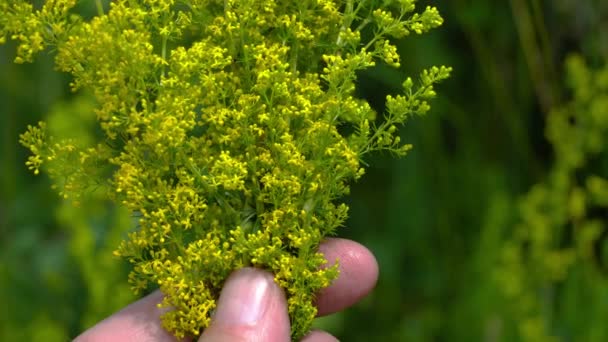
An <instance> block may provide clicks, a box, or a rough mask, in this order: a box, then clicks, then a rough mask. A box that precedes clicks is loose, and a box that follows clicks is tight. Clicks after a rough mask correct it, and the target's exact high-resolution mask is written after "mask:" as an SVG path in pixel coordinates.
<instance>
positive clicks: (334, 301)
mask: <svg viewBox="0 0 608 342" xmlns="http://www.w3.org/2000/svg"><path fill="white" fill-rule="evenodd" d="M319 250H320V251H321V252H322V253H323V254H324V255H325V259H327V261H328V265H333V264H334V263H335V262H336V260H337V261H338V266H339V268H340V275H339V276H338V279H336V280H335V281H334V282H333V283H332V284H331V285H330V286H329V287H327V288H325V289H323V290H321V292H320V293H319V295H318V296H317V300H316V304H317V308H318V310H319V311H318V313H317V314H318V315H319V316H323V315H327V314H331V313H334V312H337V311H340V310H343V309H345V308H347V307H349V306H351V305H353V304H354V303H356V302H357V301H359V300H360V299H361V298H363V297H365V296H366V295H367V294H368V293H369V292H370V291H371V290H372V289H373V288H374V286H376V281H377V280H378V262H377V261H376V258H375V257H374V255H373V254H372V253H371V252H370V251H369V250H368V249H367V248H365V247H364V246H362V245H361V244H359V243H357V242H354V241H351V240H346V239H337V238H331V239H327V240H326V241H324V242H323V243H322V244H321V245H320V246H319Z"/></svg>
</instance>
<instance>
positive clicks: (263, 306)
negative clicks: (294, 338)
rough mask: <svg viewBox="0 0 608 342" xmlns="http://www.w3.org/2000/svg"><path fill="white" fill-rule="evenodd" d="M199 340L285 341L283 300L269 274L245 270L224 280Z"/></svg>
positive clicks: (287, 328) (287, 337)
mask: <svg viewBox="0 0 608 342" xmlns="http://www.w3.org/2000/svg"><path fill="white" fill-rule="evenodd" d="M199 341H201V342H223V341H231V342H241V341H242V342H244V341H268V342H275V341H276V342H289V341H290V325H289V316H288V314H287V301H286V300H285V294H284V293H283V290H282V289H281V288H280V287H279V286H278V285H277V284H276V283H275V282H274V277H273V275H272V274H271V273H269V272H266V271H262V270H259V269H254V268H250V267H247V268H243V269H240V270H238V271H236V272H234V273H233V274H232V275H231V276H230V277H228V280H227V281H226V283H225V284H224V288H223V289H222V292H221V294H220V298H219V300H218V303H217V308H216V312H215V314H214V316H213V318H212V320H211V324H210V325H209V327H208V328H207V329H205V331H204V332H203V335H202V336H201V338H200V339H199Z"/></svg>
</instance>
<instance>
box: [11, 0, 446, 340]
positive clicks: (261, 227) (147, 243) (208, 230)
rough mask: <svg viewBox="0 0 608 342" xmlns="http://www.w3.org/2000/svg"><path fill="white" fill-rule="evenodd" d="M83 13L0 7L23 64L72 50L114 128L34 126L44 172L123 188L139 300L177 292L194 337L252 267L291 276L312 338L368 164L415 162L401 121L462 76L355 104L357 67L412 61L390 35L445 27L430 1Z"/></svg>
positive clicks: (429, 74) (155, 5)
mask: <svg viewBox="0 0 608 342" xmlns="http://www.w3.org/2000/svg"><path fill="white" fill-rule="evenodd" d="M75 5H76V1H70V0H56V1H46V2H45V3H44V5H43V6H42V7H41V8H40V9H35V8H34V6H33V5H31V4H29V3H27V2H23V1H19V2H14V1H10V2H7V1H4V2H0V9H2V12H3V13H5V14H6V15H5V16H3V18H2V26H1V27H0V32H3V33H4V35H8V36H10V37H11V38H12V39H15V40H18V41H19V47H18V55H17V57H16V58H15V62H17V63H22V62H24V61H31V60H32V58H33V56H34V55H35V54H36V53H38V52H40V51H42V50H43V49H44V48H46V47H50V46H52V47H53V48H54V49H56V58H55V63H56V66H57V68H58V69H59V70H61V71H64V72H67V73H70V74H71V75H72V76H73V80H72V82H71V84H70V85H71V88H72V90H73V91H77V90H85V91H87V92H89V93H90V94H92V96H93V98H94V101H95V103H96V107H95V109H93V110H89V111H84V112H83V113H84V114H85V115H89V116H91V115H94V116H95V117H96V119H97V121H98V122H99V123H100V126H101V129H102V131H103V137H99V138H97V139H94V140H93V141H87V140H86V139H80V138H77V137H71V136H67V137H66V136H61V135H59V136H54V135H53V134H49V131H48V129H47V125H46V124H45V123H40V124H39V125H38V127H31V126H30V127H29V128H28V131H27V132H26V133H25V134H23V135H22V136H21V143H22V144H23V145H24V146H26V147H28V148H29V149H30V150H31V151H32V153H33V155H32V156H31V157H30V158H29V159H28V161H27V163H26V164H27V165H28V167H29V168H30V169H31V170H33V171H34V173H35V174H38V172H39V169H40V168H44V169H45V171H46V172H47V173H48V174H49V175H50V176H51V178H52V179H53V181H54V183H55V186H56V187H57V188H58V191H59V193H60V194H61V195H62V196H63V197H64V198H65V199H71V200H72V201H73V202H74V204H76V205H80V204H81V203H83V202H84V203H86V201H87V199H86V197H87V196H89V195H90V194H91V193H92V192H94V193H101V194H102V195H104V194H107V195H108V196H110V197H111V198H112V199H113V200H114V201H115V202H117V203H120V204H121V205H122V206H123V207H125V208H127V209H128V210H129V211H130V212H131V213H132V215H134V216H135V217H136V218H137V229H136V230H134V231H132V232H130V233H129V238H128V240H126V241H124V242H123V243H122V244H121V245H120V247H119V248H118V250H117V251H116V255H119V256H122V257H124V258H126V259H127V260H128V261H129V262H130V263H132V264H133V265H134V268H133V271H132V272H131V274H130V276H129V280H130V282H131V284H132V285H133V288H134V289H135V290H136V291H141V290H146V289H147V288H149V287H150V286H151V285H158V286H159V287H160V289H161V291H162V292H163V293H164V294H165V297H164V300H163V303H162V306H165V307H171V308H173V310H170V311H168V312H167V313H166V314H165V315H164V317H163V322H164V324H165V326H166V327H167V329H169V330H170V331H172V332H173V333H174V334H175V335H176V336H177V337H183V336H185V335H198V334H199V333H200V330H201V328H204V327H206V326H207V325H208V323H209V315H210V312H211V311H212V310H213V309H214V307H215V299H216V298H217V296H218V294H219V290H220V289H221V286H222V283H223V281H224V280H225V279H226V277H227V276H228V275H229V273H230V272H231V271H233V270H234V269H237V268H240V267H243V266H246V265H253V266H256V267H262V268H265V269H269V270H271V271H272V272H273V273H274V274H275V280H276V281H277V283H279V285H281V286H282V287H284V288H285V289H286V292H287V294H288V306H289V313H290V316H291V318H292V335H293V337H294V338H295V339H297V338H299V337H301V336H303V335H304V334H305V333H306V332H307V331H308V330H309V328H310V324H311V322H312V320H313V318H314V317H315V315H316V309H315V308H314V306H313V300H314V294H315V293H316V292H317V291H318V290H319V289H321V288H323V287H326V286H328V285H329V284H330V282H331V281H332V280H333V279H334V278H335V277H336V275H337V267H336V265H334V266H333V267H322V266H323V265H324V264H325V263H326V261H325V259H324V258H323V256H322V255H321V254H320V253H318V252H317V251H316V248H317V246H318V244H319V243H320V241H321V240H322V239H323V238H325V237H326V236H328V235H332V234H334V232H335V230H336V228H337V227H339V226H340V225H342V223H343V221H344V220H345V218H346V215H347V209H348V207H347V206H346V205H345V204H343V203H342V204H338V203H336V202H337V201H338V200H339V199H340V197H342V196H344V195H346V194H348V192H349V183H350V182H351V181H354V180H356V179H358V178H359V177H361V176H362V175H363V173H364V169H363V168H362V167H361V166H360V163H361V160H362V158H363V157H364V156H365V155H366V154H367V153H369V152H372V151H377V150H387V151H391V152H393V153H395V154H397V155H404V154H405V153H406V152H407V151H408V150H409V148H410V145H408V144H402V143H401V142H400V137H399V136H398V135H397V127H396V126H397V125H400V124H403V123H404V122H405V121H406V120H407V119H408V118H409V117H411V116H412V115H414V114H419V115H421V114H425V113H426V112H427V111H428V110H429V105H428V103H427V100H428V99H430V98H433V97H434V96H435V91H434V89H433V85H434V84H435V83H437V82H439V81H441V80H443V79H445V78H447V77H448V75H449V73H450V70H451V69H450V68H446V67H441V68H438V67H432V68H430V69H428V70H424V71H423V72H422V73H421V74H420V81H419V82H418V85H417V86H415V85H414V82H413V80H412V79H411V78H407V79H406V80H405V82H403V86H402V88H403V89H402V94H401V95H394V96H391V95H389V96H387V97H386V114H385V115H384V118H383V120H376V119H375V112H374V111H373V110H372V109H371V107H370V106H369V104H368V103H367V102H366V101H363V100H360V99H358V98H356V97H355V96H354V91H355V81H356V79H357V73H358V72H361V71H362V70H365V69H368V68H370V67H373V66H374V65H375V63H376V61H377V60H379V61H383V62H385V63H386V64H387V65H389V66H393V67H399V66H400V57H399V54H398V53H397V50H396V47H395V46H394V45H393V44H392V43H391V42H390V40H389V39H392V38H402V37H404V36H407V35H409V34H410V33H411V32H413V33H416V34H422V33H424V32H426V31H428V30H430V29H432V28H435V27H437V26H439V25H441V23H442V18H441V17H440V16H439V14H438V12H437V10H436V9H435V8H434V7H430V6H429V7H427V8H426V9H425V10H424V11H423V12H422V13H414V10H415V1H413V0H402V1H384V2H376V1H346V2H344V3H342V2H335V1H293V2H291V1H283V2H280V3H274V2H258V1H238V2H237V1H117V2H112V3H111V4H110V9H109V11H108V13H107V14H103V13H102V11H103V8H102V6H98V7H99V11H100V13H99V14H98V15H97V16H94V17H93V18H92V19H90V20H87V19H85V18H83V17H81V16H78V15H76V14H75V13H73V12H72V8H73V7H74V6H75ZM364 29H366V30H371V33H372V34H371V35H370V37H369V38H366V39H362V38H361V37H362V32H363V30H364ZM85 205H86V204H85Z"/></svg>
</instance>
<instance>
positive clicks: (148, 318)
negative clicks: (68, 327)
mask: <svg viewBox="0 0 608 342" xmlns="http://www.w3.org/2000/svg"><path fill="white" fill-rule="evenodd" d="M162 299H163V294H162V293H161V292H160V291H155V292H153V293H152V294H150V295H148V296H146V297H144V298H142V299H140V300H138V301H137V302H134V303H132V304H131V305H129V306H127V307H125V308H124V309H122V310H120V311H118V312H117V313H115V314H113V315H112V316H110V317H108V318H106V319H105V320H103V321H101V322H99V323H97V324H96V325H95V326H94V327H92V328H91V329H89V330H87V331H85V332H84V333H82V334H81V335H80V336H78V337H76V339H75V340H74V341H75V342H96V341H99V342H104V341H114V342H128V341H155V342H175V341H177V340H176V338H175V337H173V336H172V335H171V334H169V333H168V332H167V331H165V329H163V328H162V326H161V322H160V315H162V314H163V312H164V311H166V309H159V308H158V307H157V304H158V303H160V302H161V301H162ZM182 341H186V340H182Z"/></svg>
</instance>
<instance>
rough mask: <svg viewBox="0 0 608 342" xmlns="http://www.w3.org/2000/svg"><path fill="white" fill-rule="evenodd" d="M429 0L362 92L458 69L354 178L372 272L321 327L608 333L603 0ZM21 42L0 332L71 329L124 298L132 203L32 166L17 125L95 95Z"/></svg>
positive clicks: (14, 86)
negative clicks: (428, 14)
mask: <svg viewBox="0 0 608 342" xmlns="http://www.w3.org/2000/svg"><path fill="white" fill-rule="evenodd" d="M427 3H432V4H433V5H436V6H438V7H439V9H440V11H441V12H442V13H443V15H444V18H445V20H446V21H445V25H444V26H443V27H442V28H440V29H438V30H435V31H434V32H432V33H430V34H427V35H423V36H420V37H409V38H408V39H406V40H404V41H403V42H400V43H399V48H400V52H401V55H402V57H403V60H402V63H401V64H402V65H403V67H402V68H401V69H400V70H398V71H395V70H394V69H390V68H388V67H385V66H378V67H377V68H375V69H374V70H372V71H369V72H366V73H364V74H362V75H361V78H360V81H359V83H358V91H359V94H360V96H362V97H364V98H366V99H368V100H369V101H370V102H371V103H372V104H373V105H374V107H375V108H376V109H377V110H378V111H382V106H383V101H384V98H385V96H386V95H387V94H389V93H395V92H398V90H399V88H400V84H401V82H402V80H403V79H404V77H405V75H412V74H416V73H418V72H419V71H420V70H421V69H422V68H424V67H429V66H431V65H441V64H443V65H450V66H452V67H453V68H454V73H453V77H452V78H450V79H449V80H448V81H447V82H445V83H443V84H442V85H440V86H439V89H438V93H439V97H438V99H437V100H436V101H434V103H433V109H432V111H431V113H430V114H429V115H427V116H426V117H424V118H415V119H413V120H411V121H410V122H409V123H408V124H407V126H406V127H405V128H404V129H403V134H402V140H404V141H407V142H411V143H413V144H414V149H413V150H412V152H410V154H409V155H408V156H406V157H405V158H402V159H399V160H395V159H393V158H391V156H389V155H377V156H374V157H373V158H372V160H369V163H370V164H371V165H372V166H371V167H370V168H369V169H368V172H367V174H366V176H365V177H363V178H362V179H361V181H360V182H359V183H357V184H355V185H354V186H353V188H352V194H351V196H350V197H349V198H347V203H348V204H349V205H350V207H351V215H350V219H349V221H348V224H347V226H346V227H345V228H344V229H342V230H341V231H340V235H341V236H343V237H348V238H351V239H354V240H357V241H359V242H361V243H363V244H365V245H366V246H368V247H369V248H370V249H371V250H372V251H373V252H374V254H375V255H376V257H377V258H378V261H379V264H380V279H379V282H378V286H377V288H376V290H375V291H374V292H373V293H372V294H371V295H370V296H369V297H368V298H366V299H365V300H364V301H363V302H361V303H360V304H358V305H357V306H355V307H353V308H351V309H349V310H347V311H345V312H343V313H340V314H337V315H334V316H330V317H327V318H323V319H320V320H319V322H317V326H319V327H322V328H325V329H328V330H329V331H331V332H332V333H333V334H335V335H336V336H337V337H339V338H340V340H342V341H608V324H606V319H607V318H608V230H606V223H607V222H608V183H607V182H606V180H605V178H606V177H607V176H608V149H606V148H604V146H606V144H607V143H608V142H607V141H605V140H606V138H608V68H606V67H605V66H604V65H605V62H606V59H607V58H608V2H606V1H602V0H596V1H593V0H552V1H540V0H502V1H488V0H451V1H445V2H440V3H438V2H430V1H427V2H424V1H421V2H420V3H419V6H424V5H426V4H427ZM572 54H576V55H577V56H579V57H577V59H570V62H568V65H569V66H570V68H569V70H570V74H567V73H566V68H565V64H566V61H567V60H568V56H570V55H572ZM14 56H15V46H14V45H13V44H11V43H8V44H6V45H3V46H0V170H1V173H0V303H2V304H1V305H0V341H25V340H30V341H42V340H44V341H65V340H69V339H70V338H72V337H74V336H76V335H77V334H78V333H79V332H80V331H82V330H83V329H85V328H86V327H88V326H90V325H91V324H93V323H94V322H96V321H98V320H100V319H102V318H104V317H105V316H107V315H108V314H110V313H111V312H113V311H115V310H117V309H118V308H120V307H122V306H124V305H125V304H126V303H128V302H130V301H132V300H134V298H133V296H132V294H131V293H130V290H129V287H128V285H127V284H126V279H127V278H126V274H127V272H128V269H127V265H125V264H124V263H122V261H121V260H118V259H115V258H114V257H112V253H111V251H112V250H113V248H114V247H116V246H117V243H118V241H119V240H120V238H121V232H122V231H124V230H125V227H128V226H129V225H130V220H129V217H128V215H127V214H126V213H124V212H122V211H121V210H120V209H116V208H114V207H113V206H112V205H111V204H110V203H108V202H106V201H105V200H104V199H103V198H94V199H92V200H91V201H88V202H87V203H84V204H83V205H82V206H81V207H80V208H75V207H73V206H72V205H71V204H69V203H64V202H62V201H61V200H60V199H59V197H58V196H57V195H56V193H55V192H54V191H53V190H52V189H51V184H50V181H49V180H48V178H47V177H46V176H45V175H40V176H34V175H33V174H32V173H31V172H29V171H28V170H27V168H26V167H25V165H24V163H25V160H26V158H27V151H26V149H25V148H23V147H21V146H20V145H19V144H18V140H19V134H20V133H22V132H24V131H25V129H26V127H27V125H28V124H35V123H36V122H38V121H40V120H47V121H48V122H49V125H50V126H53V127H55V128H54V129H56V130H63V131H71V133H72V134H78V132H74V130H75V129H76V127H79V126H80V125H81V124H82V120H85V118H82V115H79V113H81V112H83V111H86V110H87V106H90V103H89V102H88V101H87V100H86V99H84V98H82V97H80V96H78V95H74V94H71V93H70V92H69V90H68V89H69V86H68V84H69V78H68V77H67V76H66V75H62V74H59V73H57V72H56V71H54V70H53V60H52V54H44V55H41V56H39V58H38V59H37V60H36V62H35V63H33V64H25V65H16V64H13V63H12V60H13V58H14ZM583 61H584V62H583ZM568 75H570V76H568ZM66 117H69V118H70V120H66V119H65V118H66ZM79 120H80V121H79ZM85 124H86V123H85ZM83 134H85V133H83Z"/></svg>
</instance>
